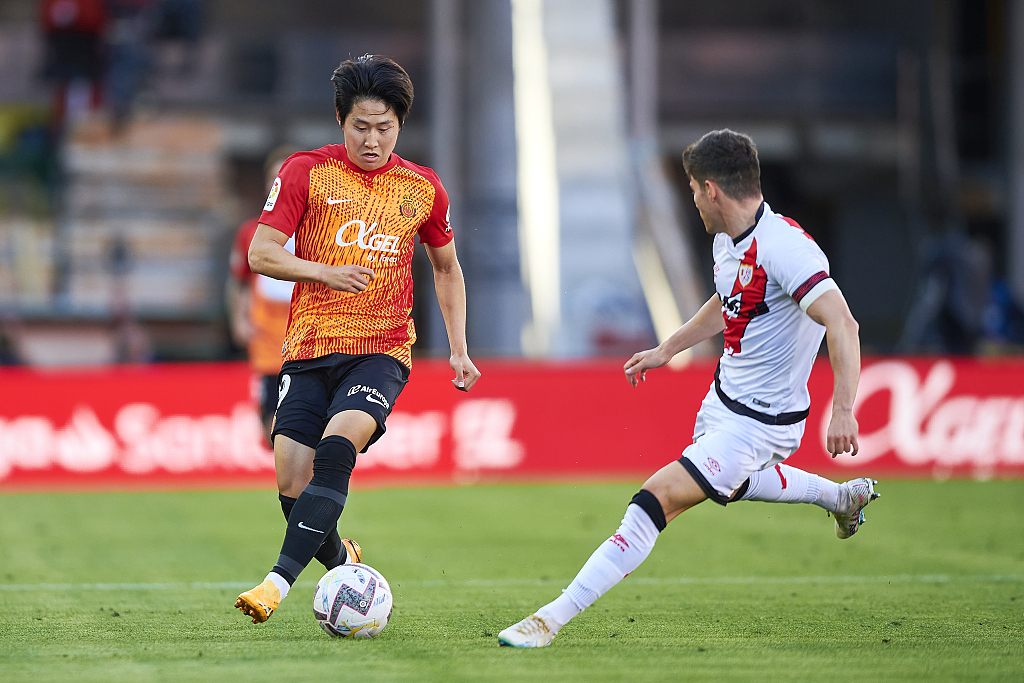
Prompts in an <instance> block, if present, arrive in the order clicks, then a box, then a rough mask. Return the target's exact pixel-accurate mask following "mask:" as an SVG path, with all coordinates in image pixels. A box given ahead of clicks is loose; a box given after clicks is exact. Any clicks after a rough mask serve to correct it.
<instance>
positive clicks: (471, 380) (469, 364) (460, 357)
mask: <svg viewBox="0 0 1024 683" xmlns="http://www.w3.org/2000/svg"><path fill="white" fill-rule="evenodd" d="M448 364H449V365H450V366H452V370H454V371H455V379H453V380H452V385H454V386H455V388H456V389H458V390H459V391H469V390H470V389H472V388H473V385H474V384H476V381H477V380H478V379H480V371H479V370H477V369H476V366H475V365H473V361H471V360H470V359H469V356H468V355H466V354H464V353H461V354H452V357H451V358H449V359H448Z"/></svg>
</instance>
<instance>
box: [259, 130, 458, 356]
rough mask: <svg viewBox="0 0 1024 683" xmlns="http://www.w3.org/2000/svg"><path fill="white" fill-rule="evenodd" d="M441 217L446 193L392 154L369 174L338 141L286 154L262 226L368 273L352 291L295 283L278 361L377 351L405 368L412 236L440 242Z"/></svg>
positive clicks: (303, 249)
mask: <svg viewBox="0 0 1024 683" xmlns="http://www.w3.org/2000/svg"><path fill="white" fill-rule="evenodd" d="M448 220H449V217H448V195H447V193H445V191H444V187H442V186H441V181H440V180H438V178H437V175H436V174H435V173H434V172H433V171H432V170H430V169H429V168H425V167H423V166H418V165H416V164H413V163H411V162H409V161H406V160H405V159H402V158H400V157H399V156H398V155H397V154H392V155H391V159H389V160H388V163H386V164H385V165H384V166H382V167H381V168H379V169H376V170H374V171H364V170H362V169H360V168H359V167H358V166H356V165H355V164H354V163H352V161H351V160H350V159H349V158H348V153H347V152H346V151H345V146H344V145H327V146H326V147H321V148H320V149H316V150H312V151H310V152H299V153H297V154H293V155H292V156H291V157H289V158H288V160H287V161H286V162H285V163H284V166H282V167H281V172H280V174H279V175H278V177H277V179H276V180H275V181H274V185H273V188H272V189H271V191H270V196H269V197H268V198H267V203H266V205H265V206H264V207H263V214H262V215H261V216H260V223H263V224H266V225H269V226H270V227H272V228H276V229H277V230H280V231H281V232H283V233H285V234H286V235H289V236H291V235H294V237H295V255H296V256H298V257H299V258H302V259H306V260H307V261H316V262H319V263H326V264H329V265H335V266H340V265H346V264H356V265H361V266H366V267H368V268H372V269H373V271H374V274H375V277H374V279H373V280H372V281H371V282H370V283H369V285H368V286H367V288H366V289H365V290H364V291H362V292H359V293H358V294H353V293H349V292H338V291H335V290H332V289H330V288H329V287H327V286H326V285H322V284H318V283H312V282H299V283H296V285H295V289H294V290H293V292H292V299H291V312H290V316H289V320H288V332H287V333H286V335H285V339H284V346H283V348H282V355H283V358H284V360H285V361H289V360H300V359H307V358H318V357H320V356H325V355H327V354H329V353H346V354H361V353H385V354H388V355H389V356H393V357H395V358H397V359H398V360H399V361H401V362H402V363H404V364H405V365H407V366H410V367H411V366H412V344H413V342H415V341H416V330H415V327H414V325H413V321H412V318H411V317H409V314H410V313H411V311H412V256H413V250H414V248H415V242H414V238H415V236H416V235H419V237H420V241H421V242H423V243H425V244H428V245H430V246H432V247H441V246H444V245H446V244H448V242H450V241H451V240H452V229H451V226H450V225H449V222H448Z"/></svg>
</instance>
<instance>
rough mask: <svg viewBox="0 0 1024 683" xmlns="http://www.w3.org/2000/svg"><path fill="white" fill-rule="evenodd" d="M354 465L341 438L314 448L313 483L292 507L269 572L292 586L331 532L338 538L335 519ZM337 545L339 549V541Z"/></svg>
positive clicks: (353, 454)
mask: <svg viewBox="0 0 1024 683" xmlns="http://www.w3.org/2000/svg"><path fill="white" fill-rule="evenodd" d="M355 463H356V448H355V446H353V445H352V442H351V441H349V440H348V439H346V438H344V437H340V436H328V437H327V438H325V439H324V440H322V441H321V442H320V444H319V445H318V446H317V447H316V455H315V456H314V457H313V479H312V480H311V481H310V482H309V486H307V487H306V489H305V490H304V491H303V492H302V494H301V495H300V496H299V497H298V499H297V500H296V501H295V504H294V505H293V506H292V509H291V511H290V513H289V515H288V530H287V531H286V532H285V536H284V543H283V544H282V545H281V555H280V556H279V557H278V559H277V564H276V565H274V569H273V571H274V572H276V573H277V574H280V575H281V576H283V577H284V578H285V580H287V581H288V583H289V584H292V583H295V579H296V578H298V576H299V574H300V573H301V572H302V570H303V569H305V568H306V565H308V564H309V563H310V561H311V560H312V559H313V557H314V555H317V554H318V551H319V550H320V549H321V546H322V545H324V542H325V541H326V540H327V539H328V537H329V536H330V535H331V531H332V530H333V531H334V535H335V536H337V535H338V518H339V517H341V512H342V510H344V509H345V499H346V498H347V497H348V481H349V478H350V477H351V475H352V468H353V467H354V466H355ZM282 508H283V501H282ZM338 545H339V546H340V545H341V539H340V537H339V539H338ZM328 548H330V546H328ZM327 552H330V550H328V551H327ZM340 554H341V553H340V552H338V553H336V555H335V557H334V558H330V561H335V560H337V559H338V558H337V555H340ZM325 565H326V563H325ZM335 566H336V565H335Z"/></svg>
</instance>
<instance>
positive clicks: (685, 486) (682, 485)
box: [643, 461, 707, 523]
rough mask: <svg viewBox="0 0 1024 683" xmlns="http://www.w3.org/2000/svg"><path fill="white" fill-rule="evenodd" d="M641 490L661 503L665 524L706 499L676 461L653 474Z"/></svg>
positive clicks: (697, 485)
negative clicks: (650, 494)
mask: <svg viewBox="0 0 1024 683" xmlns="http://www.w3.org/2000/svg"><path fill="white" fill-rule="evenodd" d="M643 489H644V490H646V491H650V492H651V493H652V494H653V495H654V497H655V498H657V499H658V501H659V502H660V503H661V505H662V508H663V509H664V511H665V519H666V523H667V522H671V521H672V519H673V518H674V517H676V516H677V515H678V514H680V513H681V512H684V511H686V510H688V509H689V508H691V507H693V506H694V505H696V504H698V503H700V502H701V501H703V500H705V499H707V495H705V493H704V491H703V490H702V489H701V488H700V485H699V484H697V482H696V481H694V479H693V477H692V476H690V473H689V472H687V471H686V468H684V467H683V466H682V465H681V464H680V463H679V462H678V461H673V462H670V463H669V464H667V465H665V466H664V467H662V468H661V469H660V470H658V471H657V472H655V473H654V475H652V476H651V478H650V479H648V480H647V481H646V482H644V485H643Z"/></svg>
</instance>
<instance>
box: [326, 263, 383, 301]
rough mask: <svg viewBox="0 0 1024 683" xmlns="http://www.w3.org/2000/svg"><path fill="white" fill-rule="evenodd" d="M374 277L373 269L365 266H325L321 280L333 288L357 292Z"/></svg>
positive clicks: (340, 290)
mask: <svg viewBox="0 0 1024 683" xmlns="http://www.w3.org/2000/svg"><path fill="white" fill-rule="evenodd" d="M374 277H375V276H374V273H373V270H372V269H370V268H367V267H365V266H357V265H354V264H350V265H345V266H325V267H324V271H323V280H322V282H323V284H325V285H327V286H328V287H330V288H331V289H333V290H336V291H339V292H352V293H353V294H358V293H359V292H361V291H363V290H364V289H366V287H367V286H368V285H369V284H370V282H371V281H372V280H373V278H374Z"/></svg>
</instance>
